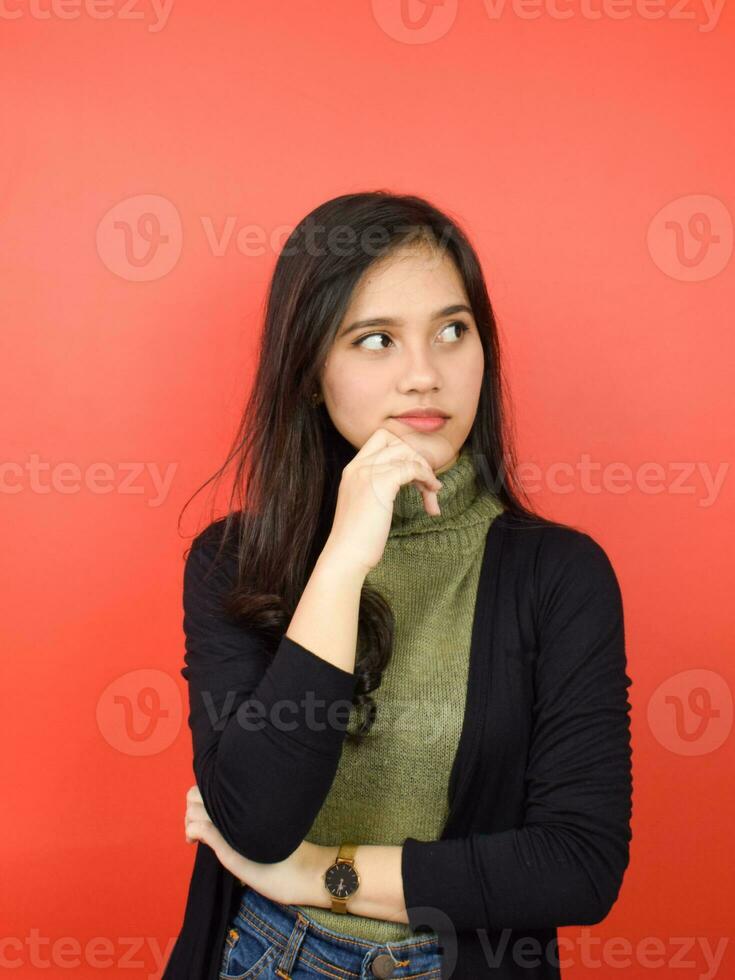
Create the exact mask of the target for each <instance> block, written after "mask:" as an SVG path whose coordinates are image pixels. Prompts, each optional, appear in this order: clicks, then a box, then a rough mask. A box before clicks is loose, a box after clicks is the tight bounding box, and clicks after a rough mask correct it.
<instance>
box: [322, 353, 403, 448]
mask: <svg viewBox="0 0 735 980" xmlns="http://www.w3.org/2000/svg"><path fill="white" fill-rule="evenodd" d="M322 383H323V385H324V388H325V391H326V394H327V396H328V397H329V399H330V402H331V406H330V407H331V410H332V413H333V416H334V420H335V421H336V422H338V423H341V425H342V426H343V427H344V428H345V429H348V430H349V431H350V432H351V433H352V434H356V433H359V432H360V431H361V430H362V429H372V428H373V427H374V424H376V423H377V422H379V421H380V420H381V419H382V417H383V416H382V415H381V412H382V411H383V409H384V408H385V405H386V397H385V385H384V383H382V382H381V381H380V380H379V378H378V373H377V372H371V371H366V370H364V369H362V370H360V369H356V368H355V367H354V366H353V365H352V364H348V363H346V362H345V361H342V362H341V364H340V363H339V361H338V360H336V359H334V360H333V361H332V363H331V364H330V365H329V368H328V370H327V371H326V372H325V374H324V378H323V382H322ZM386 410H387V409H386Z"/></svg>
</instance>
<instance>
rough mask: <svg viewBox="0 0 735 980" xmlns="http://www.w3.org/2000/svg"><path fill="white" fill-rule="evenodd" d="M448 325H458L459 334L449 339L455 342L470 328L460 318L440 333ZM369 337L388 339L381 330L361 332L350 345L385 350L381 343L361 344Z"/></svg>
mask: <svg viewBox="0 0 735 980" xmlns="http://www.w3.org/2000/svg"><path fill="white" fill-rule="evenodd" d="M450 327H459V328H460V332H459V336H458V337H456V336H455V338H454V341H450V343H456V342H457V341H459V340H461V339H462V337H463V336H464V334H466V333H467V331H468V330H469V329H470V328H469V327H468V326H467V324H466V323H464V322H463V321H462V320H453V321H452V322H451V323H447V324H446V326H444V327H442V329H441V330H440V331H439V332H440V333H444V331H445V330H448V329H449V328H450ZM371 337H388V340H389V341H390V336H389V335H388V334H387V333H382V332H378V333H366V334H363V336H362V337H359V338H358V339H357V340H353V341H352V345H351V346H352V347H363V348H364V349H365V350H374V351H377V350H386V347H385V346H383V345H382V344H378V346H377V347H367V346H366V345H365V344H363V341H365V340H368V339H369V338H371ZM391 343H392V341H391Z"/></svg>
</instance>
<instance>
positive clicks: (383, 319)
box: [340, 303, 472, 337]
mask: <svg viewBox="0 0 735 980" xmlns="http://www.w3.org/2000/svg"><path fill="white" fill-rule="evenodd" d="M455 313H469V314H470V315H472V310H471V309H470V307H469V306H467V305H466V304H465V303H455V304H454V305H453V306H445V307H444V309H443V310H437V311H436V313H432V315H431V316H430V317H429V320H430V321H431V322H433V321H434V320H441V319H442V317H445V316H453V315H454V314H455ZM400 326H403V321H402V320H396V319H395V318H394V317H389V316H378V317H372V318H371V319H369V320H355V322H354V323H351V324H350V326H349V327H346V328H345V329H344V330H343V331H342V333H341V334H340V336H341V337H346V336H347V334H348V333H352V332H353V331H355V330H362V329H363V328H364V327H400Z"/></svg>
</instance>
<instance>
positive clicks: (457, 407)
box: [320, 246, 484, 473]
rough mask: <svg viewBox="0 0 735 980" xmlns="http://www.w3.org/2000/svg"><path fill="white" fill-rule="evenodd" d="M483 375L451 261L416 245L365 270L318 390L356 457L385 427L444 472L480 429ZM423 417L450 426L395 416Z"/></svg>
mask: <svg viewBox="0 0 735 980" xmlns="http://www.w3.org/2000/svg"><path fill="white" fill-rule="evenodd" d="M457 307H461V309H456V308H457ZM449 308H455V309H453V310H452V311H450V312H448V310H449ZM365 320H369V321H371V322H370V323H367V324H366V323H363V322H362V321H365ZM358 321H359V325H357V326H355V324H357V323H358ZM375 321H377V322H375ZM483 368H484V352H483V348H482V344H481V342H480V337H479V334H478V331H477V326H476V325H475V321H474V318H473V316H472V312H471V310H470V304H469V300H468V298H467V294H466V292H465V289H464V284H463V282H462V277H461V276H460V274H459V272H458V271H457V268H456V266H455V265H454V262H453V261H452V259H451V257H450V256H449V255H447V254H446V252H436V251H429V250H427V249H426V248H425V247H424V248H418V247H416V246H414V247H409V248H405V249H402V250H401V251H399V252H397V253H395V254H394V255H392V256H390V257H386V258H385V259H382V260H380V261H379V262H376V263H373V265H372V266H371V267H370V268H368V269H367V270H366V271H365V273H364V274H363V277H362V279H361V280H360V282H359V283H358V285H357V286H356V288H355V290H354V292H353V295H352V299H351V302H350V306H349V309H348V310H347V312H346V314H345V316H344V318H343V321H342V323H341V324H340V327H339V330H338V331H337V336H336V337H335V340H334V343H333V345H332V348H331V349H330V351H329V354H328V356H327V359H326V362H325V365H324V367H323V369H322V372H321V376H320V385H321V391H322V394H323V396H324V402H325V407H326V409H327V411H328V412H329V416H330V418H331V420H332V422H333V424H334V426H335V428H336V429H337V430H338V431H339V432H340V433H341V434H342V435H343V436H344V437H345V439H347V440H348V441H349V442H350V443H351V444H352V445H353V446H355V448H356V449H360V448H361V447H362V446H363V445H364V443H365V442H366V441H367V440H368V439H369V437H370V436H371V435H372V434H373V432H375V430H376V429H378V428H381V427H382V428H385V429H388V430H389V431H390V432H393V433H395V434H396V435H397V436H399V437H400V438H401V439H403V440H404V442H406V443H408V444H409V445H411V446H412V447H413V448H414V449H416V450H417V451H418V452H420V453H422V454H423V455H424V456H425V457H426V459H427V461H428V463H429V465H430V466H431V467H432V469H433V470H434V472H435V473H441V472H443V470H445V469H448V468H449V467H450V466H451V465H452V464H453V463H455V462H456V461H457V458H458V456H459V453H460V450H461V448H462V444H463V443H464V441H465V439H466V438H467V436H468V434H469V432H470V429H471V428H472V424H473V422H474V420H475V415H476V413H477V405H478V401H479V398H480V387H481V384H482V376H483ZM415 408H437V409H440V410H441V411H442V412H444V413H446V415H448V416H449V418H447V419H446V420H445V421H444V423H443V424H442V425H441V427H440V428H436V427H432V426H431V425H430V424H429V425H426V426H424V427H422V428H419V427H417V426H416V427H415V426H413V425H411V424H409V423H408V422H406V421H402V420H400V419H398V418H397V417H396V416H398V415H401V414H402V413H404V412H406V411H407V410H409V409H415Z"/></svg>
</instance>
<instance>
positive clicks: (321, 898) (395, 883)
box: [294, 844, 408, 923]
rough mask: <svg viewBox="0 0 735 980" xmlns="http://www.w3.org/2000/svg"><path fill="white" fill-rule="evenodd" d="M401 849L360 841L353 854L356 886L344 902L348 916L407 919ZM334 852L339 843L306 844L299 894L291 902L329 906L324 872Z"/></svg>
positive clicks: (399, 847) (331, 861)
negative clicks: (308, 846)
mask: <svg viewBox="0 0 735 980" xmlns="http://www.w3.org/2000/svg"><path fill="white" fill-rule="evenodd" d="M402 850H403V847H402V845H398V846H388V845H385V846H384V845H381V844H360V846H359V847H358V848H357V851H356V853H355V866H356V867H357V870H358V871H359V874H360V887H359V888H358V890H357V893H356V894H355V895H354V896H353V897H352V898H350V899H349V900H348V902H347V908H348V911H349V912H350V914H351V915H362V916H366V917H367V918H370V919H384V920H385V921H387V922H405V923H407V922H408V916H407V914H406V906H405V904H404V900H403V880H402V877H401V852H402ZM338 852H339V846H334V847H320V846H317V845H310V852H309V856H308V861H307V863H306V871H305V874H304V875H303V877H302V881H301V885H300V888H301V889H302V894H303V897H302V898H301V899H299V901H298V902H295V903H294V904H299V905H314V906H315V907H316V908H326V909H328V908H331V906H332V903H331V899H330V897H329V894H328V892H327V891H326V889H325V887H324V872H325V871H326V870H327V868H328V867H329V865H330V864H332V863H333V862H334V861H335V860H336V857H337V853H338Z"/></svg>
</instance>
